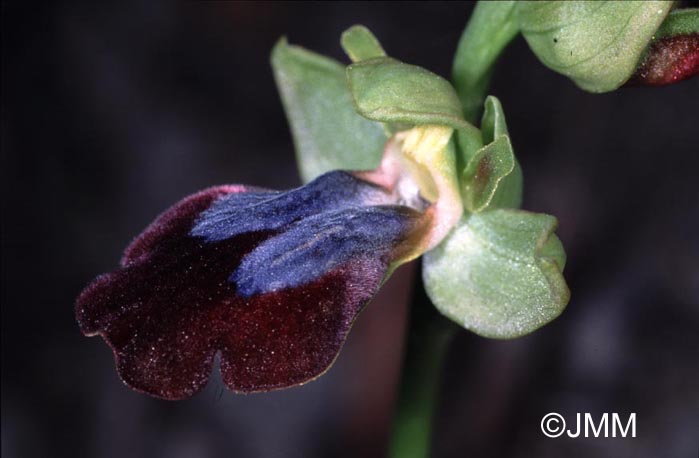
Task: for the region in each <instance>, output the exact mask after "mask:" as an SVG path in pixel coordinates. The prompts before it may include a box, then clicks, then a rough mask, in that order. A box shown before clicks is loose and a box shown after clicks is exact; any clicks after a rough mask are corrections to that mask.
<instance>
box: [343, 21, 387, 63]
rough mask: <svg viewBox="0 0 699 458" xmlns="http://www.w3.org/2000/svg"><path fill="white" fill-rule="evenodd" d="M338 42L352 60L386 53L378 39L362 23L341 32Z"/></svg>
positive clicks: (357, 60)
mask: <svg viewBox="0 0 699 458" xmlns="http://www.w3.org/2000/svg"><path fill="white" fill-rule="evenodd" d="M340 44H341V45H342V49H344V50H345V53H346V54H347V56H348V57H349V58H350V59H351V60H352V62H359V61H360V60H366V59H372V58H374V57H383V56H385V55H386V51H384V50H383V47H382V46H381V43H379V40H377V39H376V37H375V36H374V34H373V33H371V31H370V30H369V29H367V28H366V27H364V26H363V25H353V26H352V27H350V28H349V29H347V30H345V31H344V32H342V37H341V38H340Z"/></svg>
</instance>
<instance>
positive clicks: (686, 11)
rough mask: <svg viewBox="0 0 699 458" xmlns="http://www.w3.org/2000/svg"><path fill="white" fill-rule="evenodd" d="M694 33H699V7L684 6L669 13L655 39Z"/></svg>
mask: <svg viewBox="0 0 699 458" xmlns="http://www.w3.org/2000/svg"><path fill="white" fill-rule="evenodd" d="M694 33H699V8H682V9H678V10H674V11H671V12H670V14H668V15H667V17H666V18H665V21H663V23H662V24H661V26H660V28H659V29H658V31H657V32H656V33H655V37H654V39H656V40H657V39H658V38H665V37H674V36H676V35H691V34H694Z"/></svg>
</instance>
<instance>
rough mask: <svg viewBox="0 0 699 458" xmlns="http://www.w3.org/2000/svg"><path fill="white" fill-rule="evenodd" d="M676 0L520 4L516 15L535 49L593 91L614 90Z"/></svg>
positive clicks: (628, 74) (554, 67) (555, 67)
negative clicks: (672, 0)
mask: <svg viewBox="0 0 699 458" xmlns="http://www.w3.org/2000/svg"><path fill="white" fill-rule="evenodd" d="M671 7H672V2H671V1H646V0H644V1H630V0H629V1H521V2H518V3H517V6H516V10H515V12H516V15H517V20H518V24H519V28H520V30H521V31H522V34H523V35H524V38H525V39H526V40H527V42H528V43H529V46H530V47H531V49H532V51H534V54H536V55H537V56H538V57H539V59H540V60H541V61H542V62H543V63H544V65H546V66H547V67H549V68H550V69H552V70H554V71H556V72H558V73H561V74H563V75H566V76H568V77H569V78H571V79H572V80H573V81H574V82H575V83H576V84H577V85H578V86H580V87H581V88H582V89H585V90H587V91H590V92H607V91H612V90H614V89H616V88H618V87H619V86H621V85H622V84H624V83H625V82H626V81H627V80H628V79H629V78H630V77H631V76H632V75H633V73H634V71H635V70H636V67H637V65H638V62H639V60H640V58H641V56H642V54H643V52H644V50H645V49H646V47H647V46H648V44H649V43H650V41H651V39H652V38H653V34H654V33H655V32H656V31H657V30H658V27H659V26H660V24H661V23H662V22H663V20H664V19H665V16H667V14H668V12H669V11H670V8H671Z"/></svg>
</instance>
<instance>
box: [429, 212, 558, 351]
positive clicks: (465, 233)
mask: <svg viewBox="0 0 699 458" xmlns="http://www.w3.org/2000/svg"><path fill="white" fill-rule="evenodd" d="M556 224H557V223H556V219H555V218H554V217H553V216H549V215H543V214H536V213H529V212H525V211H521V210H512V209H498V210H493V211H488V212H483V213H477V214H471V215H468V216H464V217H463V218H462V219H461V222H460V223H459V225H458V226H457V227H456V228H455V229H454V230H453V231H452V233H451V234H450V235H449V236H448V237H447V238H446V239H445V240H444V241H443V242H442V243H441V244H440V245H439V246H438V247H437V248H435V249H434V250H432V251H430V252H428V253H427V254H425V256H424V258H423V260H424V261H423V262H424V269H423V280H424V282H425V288H426V290H427V293H428V295H429V296H430V298H431V300H432V302H433V303H434V304H435V306H436V307H437V308H438V309H439V311H440V312H441V313H442V314H444V315H446V316H447V317H449V318H451V319H452V320H454V321H455V322H457V323H459V324H460V325H462V326H463V327H465V328H466V329H470V330H472V331H473V332H475V333H477V334H479V335H482V336H485V337H494V338H502V339H508V338H514V337H519V336H522V335H525V334H528V333H530V332H532V331H534V330H536V329H538V328H539V327H541V326H543V325H544V324H546V323H548V322H550V321H551V320H553V319H554V318H556V317H557V316H558V315H559V314H560V313H561V312H562V311H563V309H564V308H565V306H566V304H567V303H568V300H569V297H570V293H569V291H568V287H567V285H566V282H565V279H564V278H563V275H562V270H563V267H564V265H565V252H564V251H563V247H562V245H561V243H560V240H558V238H557V237H556V236H555V234H554V233H553V231H554V230H555V228H556Z"/></svg>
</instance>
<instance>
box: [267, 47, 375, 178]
mask: <svg viewBox="0 0 699 458" xmlns="http://www.w3.org/2000/svg"><path fill="white" fill-rule="evenodd" d="M272 67H273V69H274V77H275V80H276V82H277V88H278V89H279V92H280V94H281V97H282V102H283V104H284V110H285V111H286V115H287V118H288V119H289V124H290V126H291V134H292V136H293V138H294V145H295V146H296V160H297V163H298V166H299V169H300V172H301V177H302V178H303V181H304V182H308V181H310V180H312V179H313V178H315V177H317V176H319V175H322V174H323V173H325V172H328V171H330V170H338V169H340V170H370V169H374V168H376V167H377V166H378V164H379V162H380V161H381V155H382V152H383V147H384V145H385V143H386V135H385V134H384V131H383V127H382V126H381V124H379V123H376V122H372V121H369V120H367V119H365V118H363V117H361V116H359V115H358V114H357V112H356V111H355V109H354V105H353V103H352V97H351V95H350V92H349V88H348V86H347V79H346V76H345V68H344V67H343V66H342V65H340V64H339V63H337V62H336V61H334V60H332V59H329V58H327V57H324V56H321V55H319V54H316V53H313V52H311V51H307V50H305V49H303V48H300V47H298V46H290V45H289V44H288V43H287V42H286V40H285V39H282V40H280V41H279V42H278V43H277V45H276V46H275V47H274V50H273V51H272Z"/></svg>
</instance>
